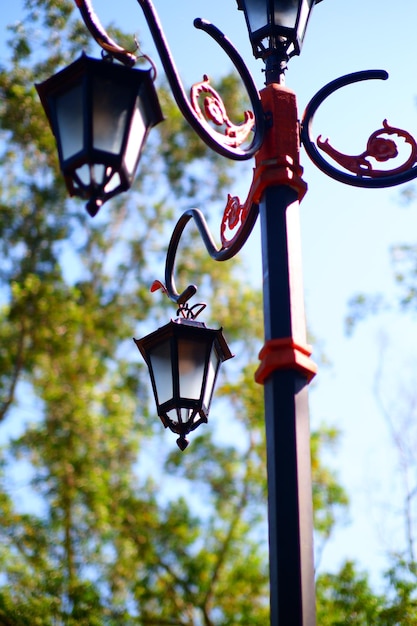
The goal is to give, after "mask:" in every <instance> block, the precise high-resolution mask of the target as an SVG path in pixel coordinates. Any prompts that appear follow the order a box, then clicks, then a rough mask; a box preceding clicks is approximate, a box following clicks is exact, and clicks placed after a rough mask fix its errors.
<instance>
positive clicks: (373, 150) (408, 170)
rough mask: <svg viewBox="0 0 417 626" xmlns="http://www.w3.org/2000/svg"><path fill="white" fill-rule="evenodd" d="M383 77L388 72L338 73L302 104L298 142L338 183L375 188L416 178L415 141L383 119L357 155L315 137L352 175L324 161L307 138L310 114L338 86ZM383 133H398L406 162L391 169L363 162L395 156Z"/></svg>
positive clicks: (393, 145) (416, 158) (390, 141)
mask: <svg viewBox="0 0 417 626" xmlns="http://www.w3.org/2000/svg"><path fill="white" fill-rule="evenodd" d="M387 78H388V73H387V72H386V71H385V70H365V71H362V72H354V73H352V74H347V75H346V76H341V77H340V78H337V79H336V80H334V81H332V82H330V83H328V84H327V85H325V86H324V87H323V88H322V89H320V90H319V91H318V92H317V93H316V95H315V96H314V97H313V98H312V99H311V100H310V102H309V104H308V105H307V107H306V110H305V112H304V116H303V120H302V123H301V142H302V144H303V145H304V148H305V150H306V152H307V154H308V156H309V157H310V159H311V160H312V161H313V163H314V164H315V165H316V166H317V167H318V168H319V169H320V170H321V171H322V172H324V173H325V174H327V175H328V176H330V177H331V178H334V179H335V180H337V181H339V182H341V183H345V184H347V185H351V186H353V187H364V188H373V189H375V188H377V189H378V188H383V187H393V186H395V185H401V184H402V183H405V182H409V181H410V180H413V179H414V178H417V165H416V162H417V142H416V141H415V140H414V139H413V137H412V136H411V135H410V133H408V132H407V131H403V130H401V129H398V128H393V127H391V126H389V125H388V123H387V122H386V120H384V122H383V128H382V129H379V130H377V131H375V132H374V133H373V134H372V135H371V137H370V138H369V140H368V144H367V149H366V150H365V152H363V153H362V154H360V155H357V156H348V155H344V154H342V153H340V152H338V151H337V150H335V149H334V148H332V146H330V144H329V142H328V140H326V141H322V140H321V136H319V138H318V139H317V144H318V145H319V147H321V149H322V150H324V151H325V152H326V153H327V154H329V155H330V156H331V157H332V158H333V159H334V160H335V161H337V162H338V163H339V164H340V165H342V166H343V167H345V169H349V170H351V171H353V172H355V173H356V176H355V175H352V174H348V173H346V172H343V171H341V170H338V169H337V168H336V167H334V166H332V165H331V164H330V163H328V161H326V160H325V159H324V158H323V157H322V155H321V154H320V152H319V150H318V149H317V146H316V144H315V143H314V142H313V140H312V139H311V130H312V124H313V118H314V115H315V114H316V112H317V109H318V108H319V106H320V105H321V104H322V103H323V102H324V100H325V99H326V98H328V97H329V96H330V95H331V94H333V93H334V92H335V91H337V90H338V89H340V88H342V87H345V86H347V85H351V84H353V83H357V82H361V81H364V80H373V79H376V80H387ZM383 133H385V134H388V135H397V136H401V137H403V139H405V141H406V143H408V144H409V145H410V146H411V154H410V157H409V158H408V159H407V161H406V163H405V164H403V165H402V166H400V167H397V168H395V169H393V170H391V171H389V170H388V171H384V170H372V168H371V166H370V164H369V162H368V161H367V157H373V158H375V159H376V160H377V161H385V160H388V159H390V158H394V157H395V156H396V154H397V148H396V144H395V142H394V141H392V140H391V139H383V138H382V137H381V135H382V134H383Z"/></svg>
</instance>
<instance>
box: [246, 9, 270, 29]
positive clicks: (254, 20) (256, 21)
mask: <svg viewBox="0 0 417 626" xmlns="http://www.w3.org/2000/svg"><path fill="white" fill-rule="evenodd" d="M245 7H246V13H247V19H248V23H249V24H250V28H251V30H252V32H255V31H257V30H259V29H260V28H265V26H267V24H268V23H269V19H268V15H267V10H266V9H267V3H266V2H246V3H245Z"/></svg>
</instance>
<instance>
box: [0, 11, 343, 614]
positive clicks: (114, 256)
mask: <svg viewBox="0 0 417 626" xmlns="http://www.w3.org/2000/svg"><path fill="white" fill-rule="evenodd" d="M118 35H119V34H118ZM46 42H47V45H46ZM9 45H10V59H9V60H8V61H7V63H5V64H4V65H3V66H2V67H0V120H1V126H0V132H1V136H2V139H3V146H4V148H3V150H2V153H1V155H0V156H1V159H0V167H1V172H2V176H1V177H0V240H1V250H2V254H3V265H2V270H1V274H0V280H1V293H2V308H1V322H2V323H1V326H0V337H1V344H0V345H1V348H0V350H1V352H0V390H1V394H2V400H1V412H0V416H1V421H2V424H3V427H4V428H5V429H7V428H8V427H9V425H11V424H12V423H13V422H14V421H16V422H18V423H19V432H18V434H15V435H13V436H11V437H10V440H9V441H8V442H7V445H5V446H4V448H3V451H2V474H1V489H0V506H1V513H2V516H1V517H2V524H1V527H0V534H1V541H0V545H1V547H0V562H1V566H2V578H1V580H0V617H1V620H2V623H4V624H13V625H22V626H23V625H24V624H31V626H32V625H36V624H39V625H41V626H47V625H49V624H51V625H52V624H54V625H56V624H66V626H71V625H74V626H75V624H76V625H77V626H80V625H83V624H85V625H87V624H88V625H89V626H94V624H109V625H111V624H114V625H116V624H117V625H118V626H120V625H121V624H126V625H128V624H143V625H150V624H158V626H163V625H164V624H170V625H171V626H172V625H175V624H178V625H179V624H181V625H183V626H185V625H187V626H199V625H200V624H203V625H204V626H211V625H214V624H222V625H223V626H225V625H227V624H230V625H232V624H233V625H234V626H235V625H237V624H244V625H247V624H253V625H256V624H259V625H261V624H265V622H266V621H267V614H268V591H267V583H268V580H267V549H266V523H265V519H266V514H265V506H266V504H265V503H266V483H265V475H264V472H265V470H264V467H265V458H264V456H265V442H264V433H263V415H262V396H261V394H262V390H261V389H260V388H257V387H256V386H255V384H254V382H253V369H254V367H253V365H249V362H252V360H253V359H254V358H255V353H256V347H255V346H256V343H255V341H256V336H259V335H260V332H261V321H260V317H259V316H260V310H261V307H260V293H259V292H257V291H256V290H255V289H252V288H250V287H248V286H247V285H246V284H245V283H243V282H242V280H241V276H242V269H241V268H240V267H239V264H238V263H237V262H235V263H227V264H213V263H212V262H211V261H210V259H207V255H206V254H205V251H204V249H203V248H202V247H201V245H200V247H198V244H197V241H198V240H196V236H195V234H194V233H193V231H190V234H189V236H188V238H184V242H183V252H184V254H183V255H182V256H181V258H180V259H179V262H178V268H177V274H178V279H179V281H180V282H181V283H182V282H183V281H184V282H185V281H187V283H188V282H190V281H192V280H193V277H195V278H196V281H197V282H201V277H202V275H204V277H205V279H204V281H203V282H204V284H203V290H202V292H203V296H204V287H205V288H206V289H207V290H208V291H209V292H210V294H212V297H211V299H212V302H213V304H212V306H211V310H210V314H211V316H212V317H213V318H214V319H216V318H217V316H218V319H221V320H222V322H223V323H224V324H225V326H227V327H228V328H229V329H230V331H229V334H230V339H231V340H232V341H233V342H235V345H236V347H237V348H238V350H236V352H239V353H241V354H244V355H245V359H243V358H242V360H241V361H240V362H238V363H237V364H236V365H235V366H234V367H233V368H231V369H230V371H229V373H228V376H227V378H224V379H223V386H222V389H221V393H220V397H219V400H218V407H219V408H220V412H223V411H227V412H228V413H229V414H230V416H231V417H232V419H231V422H232V424H233V426H232V427H233V428H234V429H235V430H234V431H233V432H234V433H236V432H237V431H238V432H239V437H238V438H237V439H236V437H234V436H233V434H232V436H229V437H227V433H226V434H225V433H224V432H223V429H222V425H221V422H218V425H217V427H216V420H215V419H213V420H212V423H211V426H210V428H206V429H205V430H204V431H202V432H201V434H196V436H195V437H194V438H193V443H192V446H190V448H189V450H187V453H186V455H183V456H179V453H178V451H175V452H173V451H172V443H171V441H172V440H171V439H168V438H166V437H164V436H163V434H161V429H162V426H161V424H160V423H159V422H158V421H157V420H156V419H155V418H154V416H153V410H152V409H150V408H149V403H148V400H149V385H148V382H147V375H146V372H145V367H144V365H143V364H142V363H141V362H140V361H139V359H138V355H137V354H136V353H135V352H132V351H133V348H132V345H133V344H132V342H131V337H132V335H133V334H136V335H141V334H144V332H147V331H148V322H147V320H149V319H152V320H157V321H159V320H162V319H163V318H164V317H165V316H166V315H167V314H168V313H167V311H166V304H165V303H164V302H163V301H162V298H160V299H157V300H152V299H151V296H150V293H149V285H150V284H151V283H152V281H153V279H154V278H157V277H158V276H155V273H156V272H158V273H160V274H161V273H162V271H163V260H164V254H165V246H166V243H167V241H168V237H169V234H170V231H171V228H172V224H173V221H174V220H175V218H176V217H178V215H179V213H180V211H181V210H182V209H185V208H189V206H191V205H194V204H195V203H196V202H198V204H200V203H201V204H204V203H206V202H208V201H210V202H211V203H212V204H213V206H217V205H216V202H217V201H218V199H219V198H220V197H221V196H222V195H223V192H224V189H225V186H226V185H227V184H228V183H229V181H230V180H231V177H232V176H233V171H231V170H230V169H229V168H225V167H224V162H223V160H221V159H220V158H218V157H217V156H216V155H214V154H212V153H211V152H210V151H208V150H206V149H205V147H204V146H203V145H202V143H201V142H200V141H199V140H198V139H197V138H196V137H195V136H194V134H193V133H192V132H191V131H190V129H188V127H187V125H186V124H185V123H184V121H183V120H182V118H181V117H180V115H179V114H178V112H177V111H176V108H175V106H174V105H173V103H172V101H171V100H170V98H169V96H168V94H167V92H166V90H164V89H163V85H162V86H161V94H162V102H163V107H164V109H165V112H166V116H167V119H168V120H169V122H166V123H165V125H161V127H160V128H158V129H157V130H155V133H154V134H152V136H151V139H150V142H149V143H148V146H147V150H146V153H145V154H144V156H143V158H142V161H141V173H140V177H139V178H138V181H137V183H136V186H135V188H134V189H133V190H132V192H131V193H130V194H129V195H128V196H126V197H123V198H121V199H120V200H114V201H112V203H109V204H108V205H106V206H105V208H103V210H102V211H101V213H100V214H99V216H97V218H96V219H95V221H91V220H90V219H87V216H86V214H85V211H84V209H83V207H82V206H81V205H80V203H79V202H76V201H72V200H69V199H67V197H66V193H65V190H64V187H63V183H62V180H61V177H60V175H59V172H58V166H57V159H56V154H55V147H54V143H53V140H52V137H51V134H50V131H49V129H48V127H47V123H46V120H45V117H44V115H43V112H42V110H41V107H40V104H39V101H38V99H37V96H36V92H35V89H34V83H35V82H40V81H41V80H43V79H44V78H46V77H47V76H48V75H49V74H51V73H53V72H55V71H56V70H57V69H58V68H59V67H62V66H64V65H65V64H66V63H68V61H69V60H72V59H73V58H74V56H76V55H77V54H78V51H79V50H80V49H81V48H83V49H88V46H89V43H88V36H87V33H86V32H85V29H84V28H83V27H82V25H80V23H79V22H78V21H77V19H76V16H75V15H74V14H73V12H72V3H71V2H69V1H66V0H64V1H62V0H59V1H58V0H27V1H26V2H25V18H24V20H23V21H22V22H21V23H19V24H18V25H16V26H14V27H13V28H12V29H11V39H10V42H9ZM236 85H237V83H236V79H234V78H233V77H226V78H225V79H224V80H223V81H222V84H221V85H220V88H221V89H222V93H223V94H226V96H227V95H229V98H228V102H229V106H230V109H231V111H232V113H233V111H235V110H240V109H241V106H240V105H241V98H240V96H239V95H238V94H239V92H238V90H237V89H236ZM179 164H181V167H179ZM201 179H203V180H204V185H198V184H197V183H198V180H201ZM174 207H175V208H174ZM191 251H192V254H191ZM187 252H188V254H187ZM185 259H186V260H185ZM206 277H207V278H206ZM236 319H239V320H240V321H239V324H238V325H236V323H235V320H236ZM249 331H250V332H249ZM133 355H134V356H133ZM242 390H243V393H242ZM214 412H215V411H213V413H214ZM326 437H328V438H329V439H332V438H334V434H331V435H330V434H327V435H324V436H323V435H319V434H317V435H315V439H314V446H313V468H314V471H315V502H316V504H317V507H316V519H317V521H318V532H319V533H321V534H322V535H323V536H327V535H328V534H329V533H330V531H331V528H332V527H333V525H334V523H335V519H336V513H335V512H336V510H338V509H340V508H342V509H343V507H344V506H345V503H346V498H345V495H344V493H343V491H342V490H340V488H338V487H337V484H336V482H335V480H334V477H333V476H332V475H331V474H329V473H328V472H326V471H325V470H324V468H323V467H322V466H321V464H320V462H319V459H318V454H319V450H320V445H319V442H325V441H326ZM149 451H152V454H150V453H149ZM156 460H157V462H158V464H159V467H155V462H156ZM16 476H18V477H19V478H18V480H19V481H21V480H22V478H21V477H22V476H24V478H23V497H22V498H20V499H19V498H18V497H17V495H16V486H17V484H18V483H17V480H16Z"/></svg>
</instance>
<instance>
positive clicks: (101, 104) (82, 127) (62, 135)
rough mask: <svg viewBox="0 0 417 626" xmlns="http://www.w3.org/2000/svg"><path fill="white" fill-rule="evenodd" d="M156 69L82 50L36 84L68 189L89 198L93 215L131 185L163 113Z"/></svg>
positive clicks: (73, 193) (71, 192) (88, 208)
mask: <svg viewBox="0 0 417 626" xmlns="http://www.w3.org/2000/svg"><path fill="white" fill-rule="evenodd" d="M152 71H153V70H138V69H132V68H128V67H125V66H123V65H121V64H119V63H116V62H112V61H109V60H96V59H92V58H90V57H87V56H86V55H82V56H81V57H80V58H79V59H78V60H77V61H75V62H74V63H72V64H71V65H70V66H69V67H67V68H65V69H64V70H62V71H61V72H58V74H55V75H54V76H52V77H51V78H49V79H48V80H46V81H45V82H43V83H41V84H39V85H36V89H37V91H38V93H39V96H40V99H41V102H42V104H43V107H44V109H45V112H46V115H47V117H48V120H49V123H50V125H51V128H52V132H53V133H54V135H55V138H56V142H57V147H58V155H59V163H60V167H61V170H62V172H63V174H64V178H65V182H66V185H67V188H68V191H69V194H70V195H71V196H80V197H81V198H85V199H86V200H88V203H87V211H88V212H89V213H90V215H95V214H96V213H97V211H98V210H99V208H100V207H101V205H102V204H103V203H104V202H106V200H108V199H109V198H112V197H113V196H115V195H116V194H119V193H121V192H122V191H126V190H127V189H129V187H130V186H131V184H132V182H133V178H134V175H135V172H136V168H137V165H138V162H139V157H140V155H141V152H142V148H143V146H144V143H145V140H146V137H147V135H148V133H149V130H150V129H151V128H152V127H153V126H155V125H156V124H158V123H159V122H160V121H162V119H163V116H162V112H161V109H160V106H159V102H158V97H157V94H156V91H155V87H154V84H153V80H152V77H151V74H152Z"/></svg>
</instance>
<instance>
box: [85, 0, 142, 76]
mask: <svg viewBox="0 0 417 626" xmlns="http://www.w3.org/2000/svg"><path fill="white" fill-rule="evenodd" d="M74 2H75V4H76V5H77V7H78V9H79V10H80V13H81V17H82V18H83V20H84V23H85V25H86V26H87V28H88V30H89V31H90V33H91V35H92V36H93V37H94V39H95V40H96V42H97V43H98V45H99V46H101V48H103V50H105V51H106V52H108V53H109V54H111V56H113V57H114V58H115V59H117V60H118V61H120V62H121V63H123V64H124V65H128V66H129V67H133V65H135V63H136V61H137V59H136V55H135V54H133V52H129V51H128V50H125V49H124V48H122V47H121V46H119V45H118V44H117V43H116V42H115V41H113V39H112V38H111V37H110V36H109V35H108V33H107V32H106V31H105V30H104V28H103V26H102V25H101V23H100V20H99V19H98V17H97V15H96V13H95V12H94V9H93V6H92V4H91V2H89V0H74Z"/></svg>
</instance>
